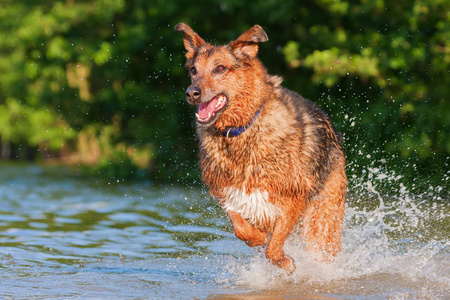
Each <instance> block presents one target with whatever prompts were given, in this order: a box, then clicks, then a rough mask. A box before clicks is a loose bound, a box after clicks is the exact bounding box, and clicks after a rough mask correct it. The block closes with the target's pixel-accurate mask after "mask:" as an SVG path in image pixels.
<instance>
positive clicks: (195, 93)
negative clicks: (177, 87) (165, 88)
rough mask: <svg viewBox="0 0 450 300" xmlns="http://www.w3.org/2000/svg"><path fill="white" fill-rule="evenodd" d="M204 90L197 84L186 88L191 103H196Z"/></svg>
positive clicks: (187, 97)
mask: <svg viewBox="0 0 450 300" xmlns="http://www.w3.org/2000/svg"><path fill="white" fill-rule="evenodd" d="M201 95H202V90H201V89H200V88H198V87H196V86H191V87H189V88H188V89H187V90H186V99H187V101H188V102H189V103H195V102H197V101H198V100H199V99H200V96H201Z"/></svg>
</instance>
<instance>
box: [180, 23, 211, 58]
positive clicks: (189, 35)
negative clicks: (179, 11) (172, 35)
mask: <svg viewBox="0 0 450 300" xmlns="http://www.w3.org/2000/svg"><path fill="white" fill-rule="evenodd" d="M175 30H176V31H181V32H182V33H183V43H184V48H186V50H187V52H186V58H187V59H191V58H193V57H194V55H195V52H196V51H197V49H198V48H199V47H200V46H202V45H204V44H206V42H205V41H204V40H203V39H202V38H201V37H200V36H199V35H198V34H197V33H196V32H195V31H194V30H192V28H191V27H189V26H188V25H186V24H184V23H179V24H178V25H177V26H175Z"/></svg>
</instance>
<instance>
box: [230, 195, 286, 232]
mask: <svg viewBox="0 0 450 300" xmlns="http://www.w3.org/2000/svg"><path fill="white" fill-rule="evenodd" d="M225 195H226V196H225V199H223V200H222V201H221V204H222V206H223V208H224V209H225V210H226V211H234V212H237V213H239V214H240V215H241V216H242V217H243V218H244V219H247V220H249V222H250V223H252V224H265V223H272V222H273V221H274V220H275V219H276V218H277V216H278V215H279V210H278V208H277V207H276V206H275V205H274V204H273V203H271V202H270V201H269V194H268V193H267V192H266V191H260V190H259V189H255V190H254V191H253V192H251V193H246V191H245V188H243V187H242V188H225Z"/></svg>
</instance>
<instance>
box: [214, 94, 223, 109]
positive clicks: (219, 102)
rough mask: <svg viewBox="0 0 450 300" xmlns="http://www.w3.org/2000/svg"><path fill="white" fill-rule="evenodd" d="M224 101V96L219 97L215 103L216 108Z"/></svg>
mask: <svg viewBox="0 0 450 300" xmlns="http://www.w3.org/2000/svg"><path fill="white" fill-rule="evenodd" d="M224 99H225V97H224V96H219V99H218V100H217V103H216V108H217V107H219V106H220V105H222V102H223V100H224Z"/></svg>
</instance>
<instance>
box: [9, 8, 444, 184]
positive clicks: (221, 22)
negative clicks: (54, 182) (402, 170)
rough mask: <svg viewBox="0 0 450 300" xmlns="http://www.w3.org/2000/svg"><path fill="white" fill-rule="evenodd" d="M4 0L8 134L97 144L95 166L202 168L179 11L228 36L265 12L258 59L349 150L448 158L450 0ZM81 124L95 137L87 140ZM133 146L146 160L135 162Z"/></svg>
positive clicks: (54, 143)
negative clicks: (309, 104) (331, 125)
mask: <svg viewBox="0 0 450 300" xmlns="http://www.w3.org/2000/svg"><path fill="white" fill-rule="evenodd" d="M3 2H4V3H3V4H2V6H1V8H0V54H1V55H0V137H1V143H2V144H3V145H5V144H11V145H13V146H14V145H28V146H32V147H42V146H43V145H45V147H49V148H50V149H53V150H57V151H58V150H60V149H61V147H62V145H71V147H72V148H71V149H70V150H71V152H83V151H85V153H91V152H93V151H91V150H92V149H93V148H95V149H96V147H97V146H95V144H98V145H101V146H98V147H99V149H100V150H98V151H99V152H98V153H100V154H101V155H100V157H98V158H97V159H96V161H95V163H94V169H95V170H106V171H104V172H103V171H101V172H100V173H102V172H103V173H108V174H110V176H111V174H115V173H117V176H127V175H126V173H129V174H131V172H134V173H135V172H136V170H135V168H137V169H139V170H146V171H148V172H149V174H150V175H151V176H152V177H153V178H157V179H161V180H177V179H187V180H192V179H198V176H199V173H198V168H197V160H198V159H197V152H196V151H197V150H196V148H197V141H196V140H195V135H194V129H193V119H194V118H193V117H192V115H193V113H192V112H193V108H190V107H189V106H188V105H187V104H186V102H185V100H184V89H185V87H187V86H188V84H189V80H188V78H187V73H186V71H185V70H184V67H183V65H184V56H183V52H184V49H183V46H182V41H181V36H180V34H179V33H177V32H174V30H173V27H174V25H176V24H177V23H178V22H181V21H183V22H186V23H188V24H190V25H191V26H192V27H193V28H194V29H195V30H196V31H197V32H198V33H199V34H200V35H201V36H202V37H204V38H205V39H206V40H209V41H212V42H218V43H225V42H228V41H229V40H231V39H234V38H236V37H238V36H239V35H240V34H241V33H242V32H243V31H244V30H246V29H248V28H249V27H250V26H251V25H253V24H260V25H262V26H263V28H264V29H265V30H266V32H267V33H268V35H269V38H270V40H269V42H268V43H264V44H262V45H261V47H260V49H261V50H260V58H261V60H262V61H263V62H264V64H265V65H266V66H267V68H268V70H269V72H270V73H272V74H280V75H282V76H283V77H284V78H285V83H284V85H285V86H287V87H288V88H291V89H293V90H295V91H297V92H299V93H301V94H302V95H304V96H305V97H307V98H310V99H312V100H314V101H316V102H318V104H319V105H320V106H322V107H323V108H324V109H325V110H326V111H327V112H328V113H329V114H330V115H331V117H332V118H333V120H334V121H335V123H336V124H337V127H338V128H339V130H340V131H342V132H344V134H345V147H346V152H347V153H348V156H349V158H348V160H349V161H355V160H358V159H359V156H360V154H358V153H360V152H361V151H362V152H364V153H368V154H370V155H371V157H372V159H374V158H375V157H377V156H378V157H397V158H404V159H409V160H413V161H414V162H417V165H418V166H420V168H419V169H421V170H425V171H426V172H432V171H434V172H435V171H436V170H434V168H433V167H431V164H432V163H436V162H438V163H437V164H440V165H441V170H442V165H444V166H447V169H448V165H445V164H446V163H448V157H449V153H450V139H449V134H450V129H449V128H450V102H449V101H447V99H446V97H447V95H448V94H449V93H450V80H449V71H448V70H449V69H450V68H449V65H450V15H449V14H448V11H449V10H450V5H449V3H448V1H446V0H416V1H409V0H399V1H394V2H392V1H391V2H389V1H384V0H376V1H367V0H361V1H342V0H315V1H313V0H311V1H304V2H298V1H294V0H286V1H283V3H282V4H281V3H280V2H279V1H274V0H264V1H262V2H261V1H260V2H258V3H249V2H244V1H236V0H221V1H204V0H200V1H195V2H194V3H191V2H189V1H181V0H169V1H160V0H155V1H144V0H134V1H124V0H94V1H34V2H30V1H24V0H15V1H12V0H9V1H8V0H7V1H6V3H5V1H3ZM94 127H95V130H92V128H94ZM90 128H91V129H90ZM87 132H90V133H89V136H91V137H92V138H93V141H94V142H89V143H84V144H83V142H82V137H83V136H84V135H85V134H86V133H87ZM106 136H107V138H105V137H106ZM83 147H88V148H89V147H90V148H92V149H91V150H89V149H87V150H86V149H84V148H83ZM80 148H83V149H84V150H82V149H80ZM108 149H109V150H108ZM94 152H95V151H94ZM136 153H140V154H139V155H140V156H141V157H146V159H141V160H140V161H141V163H137V160H136V158H135V157H133V155H136ZM142 161H144V162H145V163H144V164H143V163H142ZM82 162H83V161H82ZM89 164H92V161H91V162H90V163H89ZM145 164H147V165H146V166H145ZM125 166H127V167H126V168H125ZM124 170H125V171H124ZM127 170H128V171H127ZM96 172H97V171H96ZM140 172H142V171H140ZM119 174H120V175H119Z"/></svg>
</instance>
